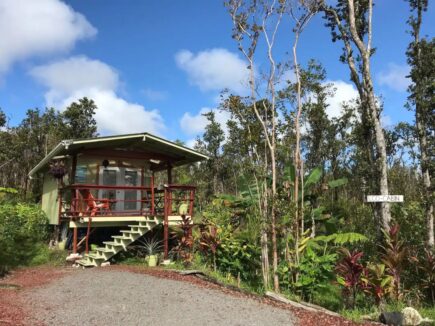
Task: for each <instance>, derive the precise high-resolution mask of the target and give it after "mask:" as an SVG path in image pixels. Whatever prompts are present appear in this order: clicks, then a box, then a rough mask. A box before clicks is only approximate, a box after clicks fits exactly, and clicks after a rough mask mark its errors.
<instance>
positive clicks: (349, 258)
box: [335, 248, 364, 308]
mask: <svg viewBox="0 0 435 326" xmlns="http://www.w3.org/2000/svg"><path fill="white" fill-rule="evenodd" d="M340 253H341V256H342V259H341V260H340V261H339V263H338V264H337V266H336V267H335V271H336V273H337V283H338V284H340V285H341V286H343V298H346V299H347V300H346V305H347V306H348V307H349V308H353V307H354V306H355V301H356V295H357V293H358V291H360V290H361V288H362V285H363V283H362V281H361V276H362V274H363V272H364V266H363V265H362V264H361V262H360V260H361V258H362V256H363V252H361V251H352V252H350V251H349V250H348V249H346V248H342V249H340Z"/></svg>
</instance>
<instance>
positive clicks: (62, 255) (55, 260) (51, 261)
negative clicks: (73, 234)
mask: <svg viewBox="0 0 435 326" xmlns="http://www.w3.org/2000/svg"><path fill="white" fill-rule="evenodd" d="M67 255H68V252H67V251H66V250H59V249H57V248H53V249H50V248H48V246H47V245H46V244H45V243H39V244H37V245H36V248H35V255H34V256H33V257H32V259H31V260H30V262H29V264H28V266H39V265H48V266H64V265H65V261H66V257H67Z"/></svg>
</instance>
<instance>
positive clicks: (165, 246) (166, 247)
mask: <svg viewBox="0 0 435 326" xmlns="http://www.w3.org/2000/svg"><path fill="white" fill-rule="evenodd" d="M164 202H165V207H164V213H165V219H164V221H163V249H164V259H168V253H169V243H168V241H169V223H168V215H169V204H170V203H169V189H167V188H165V199H164Z"/></svg>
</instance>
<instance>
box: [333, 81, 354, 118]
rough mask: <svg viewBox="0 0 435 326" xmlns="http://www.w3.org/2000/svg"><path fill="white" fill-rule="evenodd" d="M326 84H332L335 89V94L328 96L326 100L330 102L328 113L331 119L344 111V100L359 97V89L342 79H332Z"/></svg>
mask: <svg viewBox="0 0 435 326" xmlns="http://www.w3.org/2000/svg"><path fill="white" fill-rule="evenodd" d="M325 84H332V87H333V88H334V89H335V94H334V96H328V98H327V100H326V103H327V104H328V107H327V109H326V113H327V114H328V117H329V119H332V118H337V117H339V116H340V115H341V113H342V105H343V102H349V101H352V100H354V99H357V98H358V96H359V95H358V91H357V90H356V88H355V87H354V86H353V85H352V84H349V83H346V82H344V81H342V80H330V81H327V82H326V83H325Z"/></svg>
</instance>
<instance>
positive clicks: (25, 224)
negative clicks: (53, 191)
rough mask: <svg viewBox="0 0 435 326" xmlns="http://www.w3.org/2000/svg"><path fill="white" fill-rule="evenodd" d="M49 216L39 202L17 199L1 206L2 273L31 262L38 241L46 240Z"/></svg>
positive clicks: (0, 258)
mask: <svg viewBox="0 0 435 326" xmlns="http://www.w3.org/2000/svg"><path fill="white" fill-rule="evenodd" d="M47 235H48V219H47V217H46V216H45V214H44V213H43V212H42V211H41V209H40V208H39V206H37V205H33V204H25V203H17V204H8V203H6V204H3V205H1V206H0V248H1V249H0V275H1V274H4V273H5V272H7V271H8V269H10V268H11V267H15V266H18V265H25V264H28V263H29V262H30V261H31V259H32V258H33V257H34V256H35V254H36V252H37V246H36V244H37V243H38V242H40V241H42V240H46V239H47Z"/></svg>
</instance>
